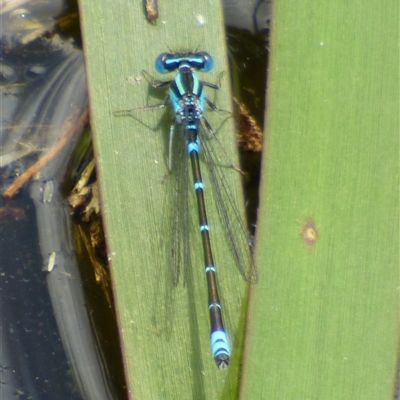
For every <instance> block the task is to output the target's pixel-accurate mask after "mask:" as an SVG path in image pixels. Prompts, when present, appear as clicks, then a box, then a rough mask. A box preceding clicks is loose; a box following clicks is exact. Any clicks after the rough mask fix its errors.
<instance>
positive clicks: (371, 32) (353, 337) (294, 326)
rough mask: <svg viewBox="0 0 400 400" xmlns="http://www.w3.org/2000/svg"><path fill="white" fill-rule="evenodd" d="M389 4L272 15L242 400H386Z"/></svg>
mask: <svg viewBox="0 0 400 400" xmlns="http://www.w3.org/2000/svg"><path fill="white" fill-rule="evenodd" d="M398 22H399V3H398V2H395V1H391V2H386V3H385V4H384V3H380V2H373V1H369V2H365V1H352V2H348V1H343V0H339V1H334V2H332V1H322V2H315V1H302V2H284V1H277V2H276V4H275V13H274V23H273V33H272V39H271V57H270V71H269V89H268V106H269V110H268V113H267V118H268V119H267V129H268V134H267V141H266V154H265V162H264V165H263V173H264V176H263V184H262V189H263V193H262V195H261V210H260V215H259V217H260V219H259V223H258V225H257V227H258V237H257V246H258V251H259V254H258V266H259V271H260V280H259V284H258V285H256V286H254V287H253V288H252V290H253V292H252V294H251V303H250V304H251V306H250V315H251V322H250V324H249V327H248V332H247V335H246V340H248V342H247V346H246V349H247V350H248V353H246V358H245V365H244V376H243V387H242V392H241V394H242V396H241V398H242V399H246V400H249V399H271V400H272V399H279V400H281V399H286V400H287V399H296V400H297V399H315V400H317V399H341V400H342V399H349V400H352V399H363V400H365V399H371V400H376V399H390V398H393V390H394V384H395V374H396V359H397V352H398V312H399V308H398V285H399V231H398V227H399V219H398V216H399V215H398V206H399V204H398V183H399V180H398V171H399V52H398V43H399V25H398Z"/></svg>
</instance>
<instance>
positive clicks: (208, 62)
mask: <svg viewBox="0 0 400 400" xmlns="http://www.w3.org/2000/svg"><path fill="white" fill-rule="evenodd" d="M197 56H198V57H200V58H201V59H202V61H203V66H202V67H201V68H199V69H200V70H201V71H204V72H208V71H211V70H212V69H213V67H214V59H213V58H212V56H211V54H208V53H207V52H205V51H201V52H199V53H197Z"/></svg>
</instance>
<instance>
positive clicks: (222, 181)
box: [116, 52, 257, 369]
mask: <svg viewBox="0 0 400 400" xmlns="http://www.w3.org/2000/svg"><path fill="white" fill-rule="evenodd" d="M213 64H214V61H213V58H212V57H211V55H210V54H208V53H206V52H194V53H162V54H160V55H159V56H158V57H157V59H156V61H155V67H156V70H157V71H158V72H159V73H163V74H164V73H168V72H175V71H176V75H175V77H174V78H173V79H170V80H165V81H159V80H155V79H154V78H153V77H151V76H150V75H149V74H148V73H147V72H146V71H143V73H144V74H145V76H146V77H147V78H149V79H150V84H151V85H152V86H153V87H154V88H156V89H158V88H161V87H169V93H168V96H167V97H166V99H165V101H164V102H163V103H161V104H159V105H155V106H149V107H143V108H140V109H142V110H144V109H154V108H164V107H165V106H167V105H171V106H172V108H173V111H174V119H173V121H172V124H171V126H170V138H169V151H168V152H169V157H168V169H169V172H170V173H171V172H174V171H173V170H174V169H175V167H177V168H179V169H180V171H179V172H177V173H176V177H177V180H178V181H179V182H178V184H177V187H178V188H179V189H178V190H177V193H178V196H179V195H180V194H181V193H180V191H182V192H183V191H184V188H183V186H185V185H186V186H187V184H186V183H185V182H187V175H188V166H187V162H186V160H182V154H183V152H184V151H187V153H188V155H189V158H190V163H191V168H192V175H193V181H194V189H195V193H196V200H197V206H198V215H199V228H200V232H201V237H202V243H203V250H204V268H205V272H206V278H207V287H208V309H209V315H210V325H211V350H212V354H213V357H214V359H215V362H216V364H217V366H218V368H220V369H223V368H226V367H227V366H228V365H229V360H230V345H229V339H228V335H227V332H226V329H225V326H224V323H223V319H222V311H221V303H220V298H219V294H218V288H217V278H216V266H215V263H214V257H213V251H212V248H211V239H210V232H209V231H210V229H209V224H208V219H207V213H206V205H205V198H204V191H203V190H204V188H203V179H202V174H201V168H200V165H201V164H202V165H205V167H206V170H207V172H208V178H209V181H210V183H211V186H212V191H213V196H214V199H215V202H216V206H217V210H218V214H219V217H220V221H221V223H222V225H223V228H224V234H225V238H226V242H227V243H228V246H229V249H230V251H231V253H232V256H233V258H234V260H235V263H236V265H237V267H238V269H239V271H240V273H241V275H242V277H243V278H244V279H245V280H246V281H249V282H252V283H255V282H256V281H257V271H256V267H255V264H254V260H253V256H252V251H251V245H250V237H249V235H248V233H247V229H246V224H245V223H244V222H243V220H242V217H241V212H240V211H239V210H238V208H237V206H236V204H235V201H234V200H233V198H232V196H231V190H230V188H229V185H228V183H227V180H226V178H225V177H224V172H223V169H224V168H223V167H221V165H220V163H221V162H220V160H218V158H217V156H216V150H215V149H213V147H215V146H216V147H219V148H221V143H220V142H219V141H218V139H217V137H216V135H215V133H214V131H213V130H212V128H211V125H210V124H209V122H208V121H207V120H206V118H205V117H204V109H205V105H206V104H207V105H208V106H209V107H210V108H211V109H212V110H214V111H218V108H217V107H216V106H215V105H214V104H213V103H212V102H211V101H210V100H209V99H208V98H207V97H206V96H205V94H204V91H203V89H204V87H209V88H211V89H219V86H218V85H216V84H213V83H209V82H205V81H202V80H200V79H199V78H198V77H197V75H196V74H195V71H202V72H208V71H210V70H211V69H212V67H213ZM140 109H136V110H121V111H117V112H116V115H124V114H130V113H131V112H132V111H137V110H140ZM176 130H177V131H178V132H175V131H176ZM175 133H177V135H176V136H177V137H174V135H175ZM211 141H213V142H214V143H213V145H214V146H212V145H211V143H210V142H211ZM200 143H201V151H200ZM184 149H186V150H184ZM222 150H223V149H222ZM223 153H224V152H223ZM224 154H225V153H224ZM173 157H174V159H176V158H177V159H178V161H179V165H177V162H176V161H174V162H173ZM225 157H227V155H226V154H225ZM200 160H201V161H202V163H200ZM229 167H232V165H231V166H229ZM229 167H228V168H229ZM182 182H183V183H182ZM182 197H183V198H184V197H185V196H181V198H182ZM186 200H187V199H186ZM186 203H187V201H186ZM180 205H181V200H180V199H178V200H177V202H176V204H175V208H176V212H175V215H176V220H177V222H174V224H173V229H172V240H171V248H170V258H171V260H170V262H171V266H172V269H173V270H174V271H176V278H175V279H174V283H176V284H177V282H178V278H179V270H180V264H181V263H183V264H185V265H187V264H188V263H189V262H190V260H189V259H190V257H188V251H186V248H185V246H188V244H187V243H186V244H182V241H183V239H187V238H184V237H183V236H184V235H182V234H181V233H180V228H181V227H180V225H181V224H186V225H188V218H187V214H188V213H187V207H188V205H187V204H186V205H185V207H186V210H185V211H182V209H181V208H180ZM182 215H184V216H182ZM185 229H186V230H187V229H188V228H187V226H186V228H185Z"/></svg>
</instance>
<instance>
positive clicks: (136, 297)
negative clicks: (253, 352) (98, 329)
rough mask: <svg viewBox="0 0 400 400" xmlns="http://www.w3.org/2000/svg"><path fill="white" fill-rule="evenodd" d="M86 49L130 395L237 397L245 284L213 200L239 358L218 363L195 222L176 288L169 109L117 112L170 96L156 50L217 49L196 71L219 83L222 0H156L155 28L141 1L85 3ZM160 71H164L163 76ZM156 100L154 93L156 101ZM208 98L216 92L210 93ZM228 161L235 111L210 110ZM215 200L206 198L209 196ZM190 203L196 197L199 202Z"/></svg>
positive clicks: (234, 178)
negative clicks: (154, 86) (162, 85)
mask: <svg viewBox="0 0 400 400" xmlns="http://www.w3.org/2000/svg"><path fill="white" fill-rule="evenodd" d="M81 13H82V27H83V36H84V50H85V56H86V60H87V72H88V84H89V91H90V99H91V121H92V125H93V128H94V133H95V136H94V144H95V150H96V153H97V155H96V157H97V167H98V177H99V179H100V184H101V194H102V202H103V218H104V223H105V230H106V236H107V241H108V247H109V256H110V263H111V271H112V278H113V283H114V290H115V299H116V303H117V313H118V319H119V324H120V328H121V340H122V343H123V351H124V357H125V363H126V371H127V376H128V380H129V384H130V387H129V390H130V392H131V395H132V397H134V398H138V399H146V400H147V399H152V398H154V399H161V398H165V399H187V398H201V399H218V398H220V399H223V398H226V399H232V398H235V397H236V396H237V391H238V385H239V369H240V368H239V367H240V359H241V350H242V341H243V331H244V315H245V309H246V290H247V285H246V284H245V282H244V281H243V280H242V278H241V276H240V275H239V273H238V272H237V270H236V269H235V267H234V265H233V264H232V263H230V264H229V263H227V262H225V261H224V260H225V259H226V257H228V256H229V253H228V249H227V247H226V244H225V242H224V240H223V234H222V232H221V230H220V228H219V227H218V224H217V223H216V222H214V221H217V220H218V217H217V215H216V214H217V211H216V209H215V208H214V207H213V203H212V202H207V206H208V214H209V220H210V223H211V229H212V231H211V232H212V239H213V241H214V248H215V252H216V254H215V257H216V263H217V264H218V267H219V270H218V278H219V286H220V290H221V297H222V304H223V309H224V316H225V322H226V325H227V327H228V329H229V332H230V339H231V342H232V345H233V354H232V364H231V366H230V367H229V369H228V370H226V371H218V370H217V368H216V366H215V363H214V360H213V359H212V356H211V352H210V344H209V321H208V309H207V290H206V282H205V276H204V272H203V271H204V266H203V251H202V248H201V242H200V237H199V236H200V235H199V234H198V228H196V226H197V209H196V207H193V209H192V214H193V220H194V221H196V222H195V223H194V226H193V229H192V231H193V232H192V234H191V236H190V240H191V242H192V246H191V248H192V265H190V266H188V267H189V268H188V270H189V272H188V275H187V280H186V286H184V285H183V279H182V278H183V277H182V274H183V272H182V271H181V282H180V284H179V286H178V287H176V288H174V287H173V285H172V283H171V274H170V271H169V269H168V263H167V261H168V258H167V255H166V254H165V253H166V251H165V248H166V242H167V241H168V238H167V237H166V236H167V235H166V234H165V232H163V230H162V227H163V226H164V225H165V221H168V219H170V218H172V215H171V210H172V209H168V208H167V207H166V202H167V201H168V200H169V199H167V198H166V190H165V185H163V184H162V182H161V181H162V179H163V177H164V176H165V174H166V172H167V165H166V155H167V148H168V145H167V143H168V133H169V124H170V123H171V120H172V116H171V113H169V112H165V111H163V110H151V111H148V110H147V111H143V110H142V111H137V112H135V113H134V115H133V116H132V117H130V116H126V117H116V116H114V115H113V112H115V111H117V110H121V109H131V108H135V107H143V106H146V105H148V104H157V103H160V102H162V101H163V100H164V98H165V96H166V92H163V91H162V90H161V91H160V93H158V92H156V91H154V90H149V84H148V83H147V82H146V81H145V80H144V79H143V75H142V74H141V70H142V69H145V70H146V71H147V72H148V73H150V74H154V75H155V76H156V78H161V79H163V78H165V77H160V76H159V75H157V73H156V72H155V71H154V59H155V58H156V56H158V55H159V54H160V53H161V52H165V51H168V48H171V49H172V50H173V51H191V50H192V51H193V50H195V49H198V50H205V51H208V52H210V53H211V54H212V55H213V56H214V57H215V68H214V70H213V71H211V72H209V73H207V74H199V75H201V79H204V80H207V81H209V82H216V81H217V78H218V75H219V74H220V72H221V71H225V72H227V71H228V69H227V65H226V56H225V54H226V49H225V37H224V31H223V24H222V21H221V9H220V3H219V2H218V1H208V2H198V1H184V2H182V1H177V0H176V1H168V2H165V1H160V18H159V20H158V21H157V24H156V25H155V26H154V25H151V24H150V23H149V22H148V21H147V19H146V17H145V14H144V8H143V4H141V2H137V1H124V2H122V1H116V2H113V3H112V4H111V3H110V2H108V3H107V4H106V3H105V2H93V1H89V0H82V1H81ZM165 79H168V77H167V78H165ZM156 96H158V97H156ZM209 96H210V97H211V99H213V96H214V94H213V93H211V94H210V95H209ZM216 103H217V104H218V106H219V107H220V108H221V109H225V110H226V109H231V97H230V90H229V76H228V74H227V73H226V74H225V75H224V76H223V79H222V89H221V90H220V91H218V93H217V98H216ZM207 119H208V120H209V122H210V123H211V125H212V126H213V127H214V128H215V129H216V130H217V134H218V137H219V138H220V140H221V141H222V142H223V145H224V147H225V148H226V151H227V154H229V157H230V156H231V155H232V158H231V161H234V162H236V163H237V161H236V159H237V158H236V156H235V154H236V150H235V138H234V132H235V131H234V128H233V120H232V118H230V117H228V118H227V116H226V114H221V113H216V112H211V111H210V112H208V113H207ZM227 173H228V174H229V175H230V180H231V185H232V188H233V191H234V192H235V193H236V197H237V199H238V202H241V200H240V199H241V193H240V189H239V188H240V182H239V180H240V176H239V174H237V173H236V172H235V171H232V170H229V169H228V171H227ZM207 196H208V195H207ZM192 204H194V203H193V202H192Z"/></svg>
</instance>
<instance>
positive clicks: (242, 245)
mask: <svg viewBox="0 0 400 400" xmlns="http://www.w3.org/2000/svg"><path fill="white" fill-rule="evenodd" d="M200 131H201V140H202V143H201V145H202V152H201V154H202V158H203V160H204V161H205V163H204V165H205V166H206V168H207V171H208V177H209V181H210V184H211V186H212V188H211V190H212V193H213V197H214V201H215V204H216V207H217V210H218V214H219V218H220V222H221V224H222V226H223V231H224V236H225V240H226V242H227V244H228V246H229V249H230V252H231V255H232V257H233V259H234V260H235V263H236V266H237V268H238V270H239V272H240V274H241V275H242V277H243V279H244V280H246V281H248V282H251V283H256V282H257V280H258V272H257V267H256V264H255V262H254V258H253V252H252V244H251V240H250V234H249V233H248V230H247V224H246V222H245V221H244V220H243V217H242V212H241V211H240V209H239V208H238V203H237V201H236V197H235V196H234V195H233V191H232V190H231V188H230V186H229V184H228V181H227V178H226V177H225V175H226V174H227V173H228V172H232V170H233V167H232V166H231V165H227V163H226V162H224V160H226V158H227V156H226V153H225V152H224V151H223V149H222V146H221V143H220V142H219V141H218V140H216V139H215V136H214V135H212V136H211V138H210V136H209V135H207V134H206V132H205V130H204V128H202V129H201V130H200ZM224 163H225V165H224ZM237 173H239V172H237Z"/></svg>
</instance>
